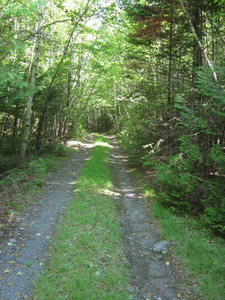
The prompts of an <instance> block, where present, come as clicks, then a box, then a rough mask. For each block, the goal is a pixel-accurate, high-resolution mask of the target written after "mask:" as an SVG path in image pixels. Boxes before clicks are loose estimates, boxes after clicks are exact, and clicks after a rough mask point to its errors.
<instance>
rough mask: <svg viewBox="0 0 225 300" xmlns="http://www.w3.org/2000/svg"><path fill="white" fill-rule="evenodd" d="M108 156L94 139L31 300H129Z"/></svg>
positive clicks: (100, 139)
mask: <svg viewBox="0 0 225 300" xmlns="http://www.w3.org/2000/svg"><path fill="white" fill-rule="evenodd" d="M108 152H109V145H108V144H107V139H105V138H104V137H101V136H97V138H96V144H95V147H94V149H93V151H92V152H91V155H90V157H89V159H88V160H87V162H86V163H85V166H84V168H83V170H81V173H80V176H79V178H78V181H77V183H76V185H75V194H74V199H73V200H72V201H71V203H70V205H69V207H68V209H67V211H66V213H65V216H64V217H63V220H62V222H61V224H60V226H59V228H58V235H57V236H56V238H55V240H54V243H53V245H52V246H51V249H50V253H49V257H50V260H49V266H48V269H47V270H46V271H45V272H44V274H43V275H41V277H40V278H39V280H38V281H37V282H36V283H35V288H34V291H33V297H32V299H38V300H44V299H57V300H59V299H64V300H65V299H70V300H71V299H77V300H78V299H82V300H83V299H101V300H103V299H107V300H110V299H121V300H122V299H123V300H126V299H130V298H129V295H128V293H127V276H126V272H127V270H126V267H125V266H124V264H123V255H122V250H121V244H120V229H119V228H120V225H119V221H118V215H117V210H116V207H115V205H114V202H113V198H112V197H111V196H110V193H111V188H112V184H111V179H110V171H109V169H108Z"/></svg>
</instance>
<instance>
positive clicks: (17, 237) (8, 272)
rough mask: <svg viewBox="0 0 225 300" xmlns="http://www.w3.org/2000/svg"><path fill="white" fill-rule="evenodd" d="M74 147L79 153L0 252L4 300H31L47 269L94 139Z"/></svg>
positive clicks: (21, 219)
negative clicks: (35, 284) (57, 231)
mask: <svg viewBox="0 0 225 300" xmlns="http://www.w3.org/2000/svg"><path fill="white" fill-rule="evenodd" d="M72 146H74V147H78V149H79V150H78V151H77V152H75V153H74V154H73V155H72V156H71V158H70V159H69V160H68V161H67V162H66V163H65V164H64V165H62V166H61V167H60V168H59V170H57V171H56V172H54V173H53V174H52V176H51V177H50V178H49V180H48V182H47V187H46V188H45V190H44V192H43V194H42V196H41V198H40V200H39V201H38V202H37V203H36V204H35V205H32V206H31V207H29V208H28V209H27V210H26V212H25V213H24V214H23V215H22V216H20V217H19V220H18V228H17V229H16V230H15V232H14V234H13V236H11V237H10V238H9V239H8V241H6V245H5V246H4V247H3V248H2V249H1V251H0V300H14V299H15V300H16V299H29V293H30V289H31V285H32V282H33V281H34V280H35V278H36V277H37V274H38V273H40V272H41V271H42V270H43V269H44V268H45V265H46V262H47V261H46V260H47V251H48V246H49V244H50V243H51V242H52V240H53V239H54V234H55V228H56V226H57V223H59V222H60V216H61V215H62V214H63V212H64V209H65V208H66V206H67V205H68V203H69V201H70V200H71V199H72V197H73V187H74V182H75V180H76V176H77V174H78V172H79V171H80V169H81V168H82V167H83V164H84V162H85V160H86V159H87V158H88V157H89V154H90V151H91V148H92V147H93V139H92V138H91V137H90V136H89V139H88V141H86V142H83V143H75V142H74V143H73V144H72ZM54 300H55V299H54Z"/></svg>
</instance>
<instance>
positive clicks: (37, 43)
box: [20, 5, 44, 160]
mask: <svg viewBox="0 0 225 300" xmlns="http://www.w3.org/2000/svg"><path fill="white" fill-rule="evenodd" d="M43 23H44V5H40V15H39V20H38V23H37V29H36V32H38V34H37V35H36V39H35V44H34V47H33V49H34V53H32V56H33V62H32V64H31V76H30V77H31V78H30V95H29V97H28V101H27V107H26V116H25V122H24V127H25V130H24V133H23V141H22V145H21V148H20V159H21V160H23V159H24V157H25V154H26V150H27V142H28V139H29V134H30V123H31V116H32V104H33V98H34V94H35V91H34V89H35V86H36V76H37V72H38V63H39V57H40V48H41V37H42V30H41V28H42V27H43Z"/></svg>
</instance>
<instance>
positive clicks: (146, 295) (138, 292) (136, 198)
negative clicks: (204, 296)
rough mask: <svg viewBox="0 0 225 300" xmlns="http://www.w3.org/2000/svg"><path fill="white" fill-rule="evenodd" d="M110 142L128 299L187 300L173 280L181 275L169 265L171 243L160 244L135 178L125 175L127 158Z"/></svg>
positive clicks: (185, 291)
mask: <svg viewBox="0 0 225 300" xmlns="http://www.w3.org/2000/svg"><path fill="white" fill-rule="evenodd" d="M110 140H111V141H110V143H111V145H112V146H113V148H112V149H113V150H112V151H111V155H110V163H111V170H112V175H113V183H114V186H115V192H116V194H118V195H119V196H117V197H115V201H116V204H117V206H118V209H119V212H120V221H121V230H122V237H123V247H124V253H125V257H126V261H127V266H128V268H129V270H130V288H129V291H130V293H131V299H137V300H144V299H151V300H153V299H154V300H178V299H182V300H184V299H189V298H188V294H189V295H190V291H189V290H185V289H182V287H181V286H179V285H180V284H179V283H178V281H177V279H175V278H176V277H178V276H180V275H179V274H176V272H175V270H174V268H173V267H172V265H171V263H170V262H169V261H171V257H168V254H169V253H168V252H169V251H170V247H169V246H171V245H172V243H170V242H169V241H163V242H162V241H161V239H160V235H159V232H158V230H157V229H156V224H155V223H154V221H153V220H151V218H150V217H149V212H148V210H147V209H146V208H145V206H144V204H143V199H142V198H141V196H140V195H139V193H138V188H137V187H135V186H136V185H135V181H134V178H133V177H132V175H131V173H129V172H128V169H127V167H126V164H127V160H126V157H125V156H124V155H123V153H122V151H121V148H120V147H119V146H118V144H117V143H116V142H115V140H113V139H110ZM160 241H161V242H160ZM164 246H165V247H164ZM153 249H154V250H155V251H153ZM165 252H167V254H166V253H165ZM182 294H183V295H182ZM185 294H186V295H185Z"/></svg>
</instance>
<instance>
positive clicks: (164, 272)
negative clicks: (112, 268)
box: [0, 136, 189, 300]
mask: <svg viewBox="0 0 225 300" xmlns="http://www.w3.org/2000/svg"><path fill="white" fill-rule="evenodd" d="M109 142H110V144H111V146H112V147H111V151H110V167H111V171H112V177H113V183H114V185H115V192H116V193H115V194H116V195H117V196H115V203H116V206H117V207H118V212H119V217H120V221H121V231H122V238H123V250H124V257H125V263H126V265H127V267H128V269H129V270H130V275H129V277H130V278H129V283H130V286H129V288H128V292H129V295H130V296H129V297H130V299H135V300H147V299H151V300H180V299H182V300H186V299H189V298H188V297H186V295H184V296H183V295H182V293H181V292H180V289H179V288H180V287H179V285H178V283H177V281H176V279H175V276H176V275H175V274H174V269H173V267H172V265H171V264H170V265H167V255H165V254H162V252H163V251H165V250H166V249H167V247H166V248H165V249H164V250H163V249H161V250H160V249H159V250H160V251H159V252H156V251H153V250H152V248H153V246H154V245H155V244H156V243H157V242H158V241H159V240H160V238H159V234H158V233H157V230H156V229H155V224H154V222H153V221H152V220H150V218H149V215H148V211H147V210H146V208H145V207H144V206H143V202H142V199H141V197H140V196H139V194H138V189H137V188H136V187H135V182H134V181H133V179H132V176H131V174H130V173H129V172H128V171H127V168H126V158H125V156H124V155H123V154H122V152H121V149H120V147H119V146H118V144H117V143H116V142H115V140H114V139H113V138H111V137H109ZM77 145H78V144H74V146H77ZM78 146H79V148H80V150H79V151H77V152H76V153H74V154H73V155H72V157H71V159H70V160H69V161H67V162H66V163H65V164H64V165H63V166H62V167H60V169H59V170H58V171H56V172H54V174H53V176H52V178H51V180H50V181H49V182H48V185H47V188H46V189H45V190H44V193H43V195H42V197H41V199H40V200H39V201H38V202H37V204H36V205H33V206H31V207H29V208H28V209H27V211H26V212H25V213H24V214H23V215H22V216H21V217H20V220H19V223H18V224H19V225H18V228H17V229H16V230H15V233H14V235H13V236H11V237H9V238H8V240H7V241H6V242H5V246H4V247H2V248H1V249H0V250H1V251H0V300H14V299H15V300H16V299H29V293H30V289H31V286H32V282H33V281H34V280H35V278H36V277H37V274H38V273H40V272H42V270H43V269H44V268H45V266H46V259H47V251H48V245H49V244H50V243H51V242H52V240H53V239H54V238H53V237H54V233H55V228H56V225H57V223H58V222H60V216H61V215H62V214H63V212H64V209H65V207H67V205H68V203H69V201H70V199H71V198H72V196H73V185H74V181H75V180H76V176H77V174H78V172H79V170H80V169H81V168H82V166H83V163H84V161H85V160H86V159H87V158H88V156H89V154H90V151H91V148H92V147H93V139H92V138H91V136H89V140H88V141H87V142H86V143H79V145H78ZM7 243H8V244H7ZM84 300H88V299H84ZM121 300H123V299H121Z"/></svg>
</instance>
